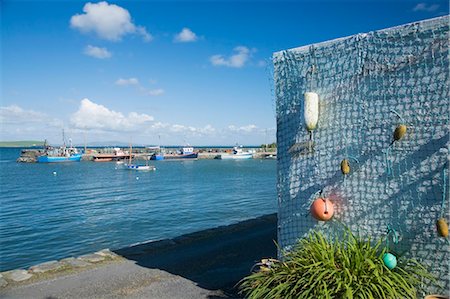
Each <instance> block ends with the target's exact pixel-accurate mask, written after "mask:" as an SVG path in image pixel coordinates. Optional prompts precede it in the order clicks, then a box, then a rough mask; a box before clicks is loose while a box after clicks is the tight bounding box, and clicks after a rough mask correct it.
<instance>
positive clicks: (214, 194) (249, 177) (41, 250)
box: [0, 149, 276, 271]
mask: <svg viewBox="0 0 450 299" xmlns="http://www.w3.org/2000/svg"><path fill="white" fill-rule="evenodd" d="M19 154H20V149H0V186H1V195H0V271H5V270H9V269H15V268H20V267H28V266H31V265H34V264H37V263H41V262H45V261H49V260H54V259H61V258H65V257H69V256H77V255H81V254H85V253H90V252H94V251H97V250H99V249H103V248H111V249H117V248H121V247H124V246H127V245H130V244H133V243H138V242H143V241H147V240H158V239H163V238H170V237H175V236H179V235H182V234H185V233H190V232H194V231H198V230H202V229H206V228H211V227H216V226H220V225H226V224H231V223H236V222H239V221H241V220H245V219H248V218H253V217H257V216H260V215H264V214H269V213H274V212H276V161H274V160H247V161H222V160H199V161H154V162H153V163H152V164H153V165H155V166H156V168H157V170H156V171H153V172H144V173H142V172H140V173H137V172H133V171H129V170H125V169H121V168H119V167H120V166H118V165H116V164H115V163H94V162H80V163H64V164H38V163H36V164H23V163H16V162H15V160H16V159H17V157H18V156H19ZM53 172H56V175H54V174H53Z"/></svg>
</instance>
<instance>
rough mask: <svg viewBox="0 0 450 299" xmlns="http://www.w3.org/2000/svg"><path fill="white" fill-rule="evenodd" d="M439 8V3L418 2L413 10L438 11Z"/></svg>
mask: <svg viewBox="0 0 450 299" xmlns="http://www.w3.org/2000/svg"><path fill="white" fill-rule="evenodd" d="M438 8H439V4H429V5H428V4H427V3H424V2H422V3H418V4H417V5H416V6H414V8H413V11H426V12H433V11H436V10H437V9H438Z"/></svg>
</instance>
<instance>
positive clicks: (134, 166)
mask: <svg viewBox="0 0 450 299" xmlns="http://www.w3.org/2000/svg"><path fill="white" fill-rule="evenodd" d="M148 160H149V157H147V159H146V161H147V163H146V164H145V165H138V164H132V163H131V161H132V147H131V144H130V158H129V163H128V164H125V169H129V170H139V171H150V170H156V167H155V166H153V165H148Z"/></svg>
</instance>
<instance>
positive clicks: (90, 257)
mask: <svg viewBox="0 0 450 299" xmlns="http://www.w3.org/2000/svg"><path fill="white" fill-rule="evenodd" d="M78 259H80V260H83V261H86V262H90V263H98V262H101V261H104V260H105V257H104V256H101V255H99V254H95V253H92V254H85V255H82V256H80V257H78Z"/></svg>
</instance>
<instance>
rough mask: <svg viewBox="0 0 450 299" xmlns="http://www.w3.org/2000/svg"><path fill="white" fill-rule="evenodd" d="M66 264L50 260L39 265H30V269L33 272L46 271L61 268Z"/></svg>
mask: <svg viewBox="0 0 450 299" xmlns="http://www.w3.org/2000/svg"><path fill="white" fill-rule="evenodd" d="M63 266H64V264H62V263H60V262H58V261H50V262H46V263H42V264H39V265H35V266H32V267H30V271H31V272H33V273H45V272H48V271H56V270H59V269H61V268H62V267H63Z"/></svg>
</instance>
